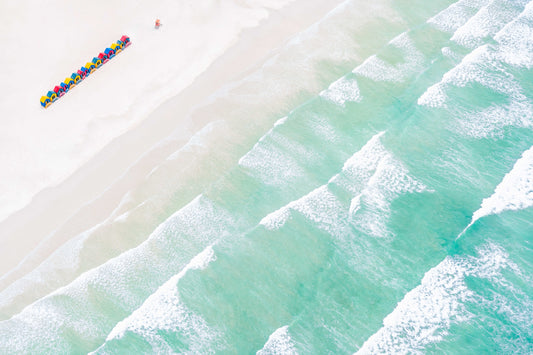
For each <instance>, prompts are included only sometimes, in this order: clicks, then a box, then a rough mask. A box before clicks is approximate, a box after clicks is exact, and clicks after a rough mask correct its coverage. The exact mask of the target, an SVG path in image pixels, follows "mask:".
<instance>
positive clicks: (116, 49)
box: [111, 43, 122, 54]
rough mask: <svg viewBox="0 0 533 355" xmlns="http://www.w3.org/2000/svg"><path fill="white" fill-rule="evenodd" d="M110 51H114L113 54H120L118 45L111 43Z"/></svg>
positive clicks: (120, 48) (120, 50) (120, 49)
mask: <svg viewBox="0 0 533 355" xmlns="http://www.w3.org/2000/svg"><path fill="white" fill-rule="evenodd" d="M111 49H112V50H114V51H115V54H119V53H120V52H122V46H121V45H120V44H118V43H113V44H112V45H111Z"/></svg>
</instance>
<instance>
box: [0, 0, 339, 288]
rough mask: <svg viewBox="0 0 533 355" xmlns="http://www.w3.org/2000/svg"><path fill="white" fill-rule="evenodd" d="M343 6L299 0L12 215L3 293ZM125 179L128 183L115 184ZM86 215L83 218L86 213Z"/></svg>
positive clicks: (0, 266)
mask: <svg viewBox="0 0 533 355" xmlns="http://www.w3.org/2000/svg"><path fill="white" fill-rule="evenodd" d="M342 2H343V1H341V0H338V1H335V2H330V3H328V4H327V5H326V4H323V3H321V2H320V1H318V0H314V1H304V0H296V1H294V2H292V3H290V4H289V5H287V6H286V7H284V8H282V9H279V10H272V11H271V12H270V14H269V17H268V18H267V19H265V20H263V21H261V23H260V24H259V25H258V26H256V27H253V28H248V29H245V30H243V31H242V32H241V33H240V35H239V39H238V40H237V42H236V43H235V44H233V45H232V46H231V47H230V48H229V49H227V50H226V51H225V52H224V54H223V55H222V56H221V57H218V58H217V59H216V60H215V61H214V62H212V63H211V64H210V66H209V67H208V68H207V69H206V70H205V71H204V72H202V73H201V74H200V75H199V76H198V77H196V78H195V80H194V81H193V83H192V84H191V85H189V86H187V87H186V88H185V89H184V90H182V91H181V92H180V93H179V94H178V95H176V96H174V97H172V98H170V99H168V100H166V101H165V102H164V103H162V104H161V105H159V106H158V107H157V108H156V109H155V110H153V111H152V112H151V113H150V114H148V116H147V117H146V118H145V119H143V120H142V121H141V122H140V123H139V124H138V125H136V126H135V127H133V128H132V129H130V130H128V131H127V132H126V133H124V134H122V135H120V136H118V137H115V138H114V139H113V140H112V141H111V142H110V143H109V144H107V145H106V146H105V147H104V148H103V149H102V150H100V151H99V152H98V153H97V154H96V155H94V156H93V157H92V158H91V159H90V160H89V161H88V162H86V163H85V164H83V165H82V166H80V167H78V168H77V169H76V171H75V172H74V173H73V174H71V175H70V176H69V177H68V178H67V179H66V180H64V181H63V182H61V183H60V184H59V185H57V186H55V187H49V188H47V189H45V190H42V191H40V192H39V193H38V194H36V195H35V196H34V197H33V198H32V201H31V202H30V203H29V204H28V205H27V206H25V207H24V208H23V209H21V210H19V211H17V212H14V213H13V214H11V215H9V216H8V217H7V218H6V219H5V220H4V221H2V222H1V223H0V241H1V243H2V245H3V247H4V250H10V251H12V252H11V253H9V254H6V257H5V258H3V259H2V261H0V275H2V276H1V277H0V288H1V289H3V288H5V287H6V286H7V285H9V284H10V283H11V282H12V281H14V280H15V279H17V278H18V277H20V276H21V275H23V274H25V273H26V272H28V271H30V270H31V269H33V268H34V267H35V266H37V265H38V264H39V263H40V262H42V260H44V259H45V258H46V257H47V256H48V255H49V254H50V253H37V255H31V254H32V252H33V251H34V250H35V249H36V248H38V247H39V246H40V245H42V243H46V242H50V243H51V244H52V245H47V248H46V249H47V250H52V252H53V250H55V249H56V248H57V247H58V246H60V245H61V244H63V243H64V242H65V240H64V239H62V240H54V241H52V240H48V239H47V238H50V236H52V235H53V234H54V233H55V232H57V231H58V230H60V231H61V232H62V233H63V234H64V235H70V236H71V237H72V236H74V235H76V234H78V233H80V232H82V231H84V230H87V229H88V228H90V227H91V226H94V225H95V224H97V223H99V222H101V221H102V220H103V219H105V218H106V217H107V216H108V215H109V214H110V213H111V212H112V211H113V210H114V209H115V208H116V206H117V205H118V203H119V202H120V199H121V198H122V196H123V195H124V193H126V192H127V191H128V190H129V189H130V188H131V186H134V185H135V184H136V183H137V182H139V181H140V180H142V179H143V178H144V177H145V176H146V174H148V173H149V172H150V171H151V169H152V168H153V167H154V166H156V165H157V162H159V161H160V160H161V158H163V159H164V157H166V156H167V155H168V152H166V151H164V149H163V151H161V149H157V148H156V149H153V148H154V147H156V145H157V143H158V142H160V141H161V140H164V139H165V138H166V137H167V136H169V132H174V129H175V128H176V127H178V126H180V125H184V126H185V127H186V129H185V132H184V133H183V134H182V135H181V136H180V137H179V139H180V141H181V142H182V143H185V142H187V140H188V139H189V138H191V137H192V136H193V135H194V134H195V133H196V132H197V131H198V130H200V129H201V128H202V127H203V124H200V125H195V122H192V120H191V119H190V117H189V116H188V113H189V112H190V111H192V110H193V109H194V107H195V106H197V105H199V104H200V103H202V101H203V100H205V99H206V98H208V97H209V96H210V95H212V94H213V93H215V92H216V91H217V90H219V89H220V88H222V87H224V85H225V84H226V83H228V82H231V81H235V80H238V79H240V78H243V77H245V76H246V75H247V74H248V73H250V71H252V70H253V69H254V68H258V67H260V66H261V65H262V64H263V63H264V62H265V61H266V60H267V59H268V58H269V57H270V56H272V55H273V53H275V51H276V50H279V48H281V47H282V46H283V45H284V44H285V43H287V41H288V40H289V39H290V38H291V37H293V36H294V35H296V34H297V33H299V32H301V31H303V30H305V29H306V28H308V27H309V26H311V25H313V24H314V23H316V22H317V21H319V20H320V19H321V18H322V17H323V16H324V15H325V14H326V13H328V12H329V11H331V10H332V9H334V8H335V7H336V6H338V5H339V4H341V3H342ZM258 42H259V43H258ZM175 117H179V119H177V120H176V119H175ZM213 120H216V118H215V117H214V118H213ZM118 181H120V182H121V183H120V184H117V186H115V185H116V183H117V182H118ZM125 182H126V183H125ZM50 206H54V208H53V209H50ZM82 211H83V212H84V213H80V212H82ZM80 214H81V215H83V218H81V217H80ZM67 240H68V239H67ZM37 251H38V250H37ZM41 254H42V255H41ZM30 256H31V257H30ZM25 258H27V259H25Z"/></svg>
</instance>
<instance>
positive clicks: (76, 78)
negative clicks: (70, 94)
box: [70, 73, 82, 85]
mask: <svg viewBox="0 0 533 355" xmlns="http://www.w3.org/2000/svg"><path fill="white" fill-rule="evenodd" d="M70 78H71V79H72V80H74V85H78V83H79V82H80V81H81V80H82V79H81V75H80V74H78V73H72V75H71V76H70Z"/></svg>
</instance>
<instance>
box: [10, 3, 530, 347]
mask: <svg viewBox="0 0 533 355" xmlns="http://www.w3.org/2000/svg"><path fill="white" fill-rule="evenodd" d="M358 6H360V4H358V2H355V1H347V2H346V3H344V4H343V5H342V6H341V7H339V9H337V10H336V11H333V12H332V13H331V14H329V15H328V16H326V17H325V18H324V19H323V20H322V21H321V22H320V23H318V24H316V25H315V26H313V27H312V28H311V29H309V30H308V31H306V32H305V33H303V34H301V35H300V36H298V37H296V38H294V39H293V40H292V41H291V42H290V43H288V44H287V46H286V47H285V48H284V49H283V50H282V51H281V52H280V53H279V54H278V55H277V56H276V57H273V58H272V59H271V60H270V61H269V62H267V64H266V65H265V66H264V67H263V68H261V69H260V70H259V71H257V72H255V73H253V74H251V75H250V77H248V78H246V79H244V80H243V81H242V82H239V83H235V84H234V85H232V86H231V87H228V88H227V90H226V91H225V92H223V93H220V95H219V96H218V97H216V98H213V102H212V103H211V104H208V105H206V106H205V107H203V108H201V109H200V110H199V111H198V112H197V114H196V117H197V119H201V118H202V117H210V118H212V117H214V116H213V115H215V112H216V108H217V107H224V108H225V109H224V110H223V111H221V112H223V114H220V117H219V120H217V122H216V123H214V124H211V125H209V126H207V127H206V128H205V129H204V130H202V131H201V132H200V133H199V134H198V135H197V136H195V137H194V138H193V139H192V140H191V141H190V142H189V143H188V144H187V145H186V146H185V147H176V152H175V153H173V154H172V155H170V156H169V157H168V159H166V160H165V161H164V162H162V163H161V164H160V165H159V166H158V167H157V168H156V169H155V170H154V171H153V172H152V173H151V174H150V175H149V176H147V177H146V179H145V181H144V182H143V184H141V185H140V186H138V187H136V188H135V189H134V190H132V191H130V192H129V193H128V194H127V195H126V196H124V199H123V201H122V203H121V205H120V206H117V208H116V210H115V212H114V213H113V214H112V215H111V216H110V217H109V218H108V219H107V220H105V221H102V223H101V224H100V225H98V226H95V227H94V228H93V229H91V230H89V231H87V232H85V233H83V234H81V235H78V236H73V238H72V239H71V241H70V242H69V244H65V246H63V247H62V249H58V250H57V252H56V254H53V255H51V256H50V257H49V258H48V259H47V260H46V261H45V262H44V263H43V264H41V265H40V266H39V267H38V268H36V269H35V270H34V271H33V272H32V273H30V274H28V275H27V276H25V277H24V278H21V279H19V280H17V281H15V282H14V283H13V284H11V285H10V286H9V287H7V288H5V289H4V290H3V291H2V294H1V300H2V303H1V304H0V307H1V311H2V312H1V313H2V314H3V315H4V316H3V319H4V320H3V321H2V322H0V332H1V334H2V335H3V336H2V339H3V340H2V341H1V342H0V349H1V352H2V353H21V352H22V353H43V352H68V353H86V352H89V351H95V353H98V354H107V353H173V352H178V353H181V352H189V353H215V352H220V353H254V352H260V353H262V354H282V353H317V354H320V353H356V352H360V353H361V354H366V353H418V352H421V353H441V352H446V353H531V352H533V330H532V329H533V324H532V319H533V317H532V315H533V299H532V295H533V289H532V288H533V282H532V277H533V276H532V274H533V264H532V262H531V260H533V251H532V249H531V235H532V233H533V224H532V223H531V220H533V209H532V206H533V180H532V176H533V153H532V152H533V150H532V149H533V148H532V146H533V132H532V131H531V128H532V125H533V103H532V95H533V87H532V85H531V79H532V78H533V75H532V72H531V68H532V66H533V36H532V33H533V3H529V4H528V2H527V1H503V0H494V1H490V2H482V1H475V0H461V1H458V2H456V3H453V2H451V1H437V2H432V4H425V3H424V2H422V1H417V2H416V4H413V3H412V2H409V3H407V2H402V1H397V2H391V3H390V4H387V5H383V8H382V9H381V11H379V12H376V13H375V14H374V17H373V18H372V19H371V20H370V19H368V20H367V22H364V23H363V22H360V23H354V21H353V18H355V17H356V16H357V15H356V14H357V11H358V8H357V7H358ZM376 6H377V5H376ZM380 42H381V43H382V46H381V47H379V48H376V43H380ZM291 74H292V75H291ZM300 78H302V80H303V82H304V83H305V84H306V86H305V87H306V88H307V89H301V90H290V88H291V87H296V86H295V82H302V80H300ZM317 93H318V94H317ZM302 102H303V103H302ZM161 144H162V145H169V146H172V144H173V141H172V139H169V140H167V141H164V142H161ZM23 307H26V308H24V309H23Z"/></svg>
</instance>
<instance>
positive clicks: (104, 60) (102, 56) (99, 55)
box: [98, 53, 109, 64]
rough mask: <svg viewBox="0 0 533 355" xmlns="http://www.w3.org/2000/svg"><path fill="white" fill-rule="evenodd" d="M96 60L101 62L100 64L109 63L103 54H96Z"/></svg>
mask: <svg viewBox="0 0 533 355" xmlns="http://www.w3.org/2000/svg"><path fill="white" fill-rule="evenodd" d="M98 59H100V60H101V61H102V64H105V63H107V62H109V57H108V56H107V54H105V53H100V54H98Z"/></svg>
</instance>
